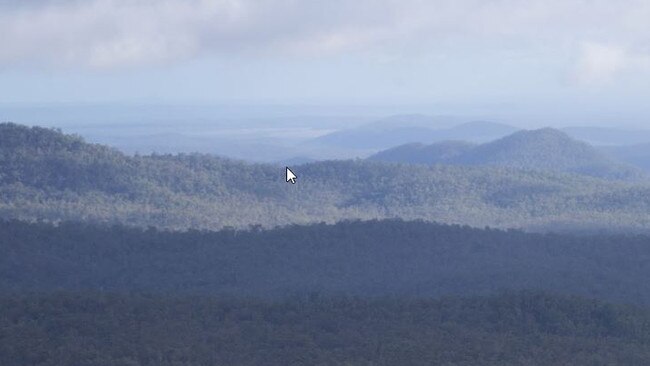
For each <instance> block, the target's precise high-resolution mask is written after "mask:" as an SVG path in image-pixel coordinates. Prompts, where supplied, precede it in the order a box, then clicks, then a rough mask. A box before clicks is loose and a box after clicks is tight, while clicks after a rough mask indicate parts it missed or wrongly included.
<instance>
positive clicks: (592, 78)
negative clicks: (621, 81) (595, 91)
mask: <svg viewBox="0 0 650 366" xmlns="http://www.w3.org/2000/svg"><path fill="white" fill-rule="evenodd" d="M647 70H650V56H649V55H648V54H645V53H638V52H637V53H635V52H632V51H630V50H628V49H626V48H623V47H621V46H617V45H610V44H599V43H592V42H586V43H584V44H583V45H582V47H581V52H580V55H579V58H578V61H577V62H576V68H575V72H574V75H573V79H574V80H575V81H576V82H577V83H578V84H581V85H587V86H589V85H605V84H608V83H610V82H612V81H613V80H615V79H616V78H618V77H620V76H622V75H624V74H626V73H628V72H635V71H636V72H638V71H647Z"/></svg>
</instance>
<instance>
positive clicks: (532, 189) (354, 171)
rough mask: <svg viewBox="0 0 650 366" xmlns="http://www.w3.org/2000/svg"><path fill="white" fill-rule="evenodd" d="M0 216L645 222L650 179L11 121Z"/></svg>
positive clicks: (630, 226) (1, 134)
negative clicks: (261, 150) (97, 134)
mask: <svg viewBox="0 0 650 366" xmlns="http://www.w3.org/2000/svg"><path fill="white" fill-rule="evenodd" d="M0 142H1V144H0V198H1V200H0V217H3V218H19V219H25V220H37V219H43V220H49V221H60V220H87V221H92V222H113V223H128V224H132V225H139V226H159V227H166V228H175V229H182V228H189V227H194V228H212V229H215V228H221V227H225V226H235V227H246V226H248V225H255V224H261V225H264V226H276V225H285V224H291V223H309V222H320V221H326V222H336V221H339V220H342V219H351V218H359V219H372V218H391V217H401V218H404V219H424V220H432V221H439V222H446V223H461V224H468V225H472V226H478V227H482V226H486V225H489V226H495V227H518V228H528V229H547V228H551V229H553V230H564V229H571V230H574V229H587V230H591V229H603V228H605V229H614V230H645V229H647V228H648V227H650V194H649V193H650V185H648V184H646V183H629V182H618V181H606V180H601V179H595V178H590V177H585V176H580V175H571V174H559V173H545V172H537V171H526V170H520V169H512V168H504V167H489V168H488V167H470V166H460V167H459V166H444V165H436V166H405V165H396V164H388V163H381V162H371V161H362V160H357V161H325V162H316V163H309V164H305V165H302V166H301V167H300V169H299V170H298V171H296V174H297V175H298V184H296V185H290V184H286V183H285V182H284V168H283V167H281V168H280V167H278V166H272V165H263V164H248V163H244V162H240V161H234V160H230V159H224V158H218V157H213V156H208V155H198V154H190V155H187V154H185V155H147V156H141V155H136V156H128V155H124V154H122V153H121V152H119V151H116V150H113V149H110V148H107V147H105V146H101V145H94V144H87V143H85V142H84V141H83V140H82V139H80V138H78V137H74V136H68V135H65V134H62V133H60V132H58V131H55V130H50V129H43V128H38V127H33V128H28V127H25V126H19V125H15V124H0Z"/></svg>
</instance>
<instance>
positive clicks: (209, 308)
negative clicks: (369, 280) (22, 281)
mask: <svg viewBox="0 0 650 366" xmlns="http://www.w3.org/2000/svg"><path fill="white" fill-rule="evenodd" d="M648 359H650V312H649V311H648V310H647V309H642V308H638V307H632V306H624V305H614V304H608V303H603V302H600V301H593V300H586V299H583V298H579V297H574V296H558V295H550V294H544V293H537V292H511V293H502V294H498V295H491V296H480V297H467V298H466V297H461V298H459V297H448V298H443V299H438V300H428V299H404V298H401V299H398V298H376V299H361V298H352V297H320V296H308V297H302V298H294V299H291V300H284V301H274V302H272V301H262V300H254V299H248V300H237V299H224V298H217V297H206V296H203V297H197V296H195V297H178V296H173V295H146V294H130V295H129V294H111V293H88V292H82V293H62V292H57V293H52V294H41V295H19V296H14V297H8V296H7V295H6V294H5V295H3V296H0V362H2V365H3V366H20V365H33V366H58V365H88V366H96V365H97V366H99V365H102V366H109V365H111V366H113V365H124V366H127V365H128V366H135V365H157V366H172V365H242V366H245V365H278V366H280V365H459V366H460V365H466V366H469V365H479V364H480V365H494V366H504V365H505V366H508V365H540V366H541V365H647V360H648Z"/></svg>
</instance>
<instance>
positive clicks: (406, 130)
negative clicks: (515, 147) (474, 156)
mask: <svg viewBox="0 0 650 366" xmlns="http://www.w3.org/2000/svg"><path fill="white" fill-rule="evenodd" d="M409 118H413V120H411V119H409ZM441 119H442V121H446V120H445V119H444V118H442V117H440V118H435V117H428V118H425V117H423V116H417V117H408V116H407V117H402V118H399V119H389V120H388V121H379V122H375V123H370V124H366V125H363V126H360V127H357V128H353V129H347V130H341V131H336V132H332V133H330V134H327V135H324V136H321V137H318V138H316V139H315V140H314V143H318V144H325V145H331V146H338V147H345V148H356V149H361V148H363V149H385V148H389V147H392V146H396V145H400V144H405V143H415V142H419V143H432V142H440V141H445V140H463V141H472V142H485V141H490V140H494V139H497V138H500V137H503V136H505V135H508V134H511V133H513V132H514V131H516V130H517V129H516V128H514V127H512V126H508V125H505V124H500V123H495V122H489V121H474V122H468V123H462V124H456V125H454V126H448V125H449V122H447V123H445V122H440V120H441ZM425 121H429V123H425Z"/></svg>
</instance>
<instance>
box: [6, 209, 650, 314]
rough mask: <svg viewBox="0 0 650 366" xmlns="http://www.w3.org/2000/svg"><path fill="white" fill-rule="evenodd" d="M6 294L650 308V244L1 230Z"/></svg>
mask: <svg viewBox="0 0 650 366" xmlns="http://www.w3.org/2000/svg"><path fill="white" fill-rule="evenodd" d="M0 251H1V252H2V253H3V256H2V257H0V291H2V292H3V293H7V292H18V293H22V292H52V291H58V290H65V291H85V290H97V289H101V290H104V291H109V292H111V291H117V292H132V291H143V292H156V293H182V294H210V295H221V296H236V297H251V296H252V297H264V298H282V297H286V296H294V295H296V296H301V295H305V294H311V293H316V294H322V295H327V296H334V295H346V296H407V297H408V296H410V297H438V296H445V295H462V296H473V295H482V294H489V293H494V292H498V291H501V290H519V289H534V290H544V291H551V292H557V293H564V294H576V295H582V296H586V297H590V298H597V299H602V300H606V301H615V302H620V303H634V304H639V305H650V282H648V281H647V278H648V277H649V276H650V238H649V237H647V236H642V235H634V236H631V235H594V236H576V235H558V234H532V233H524V232H520V231H513V230H508V231H503V230H496V229H473V228H470V227H466V226H449V225H441V224H433V223H427V222H405V221H401V220H388V221H386V220H384V221H366V222H361V221H355V222H341V223H338V224H335V225H327V224H313V225H307V226H297V225H296V226H288V227H285V228H278V229H273V230H262V229H260V228H259V227H257V228H255V227H254V228H251V229H249V230H234V229H227V230H223V231H219V232H209V231H198V230H190V231H187V232H169V231H164V230H162V231H161V230H157V229H155V228H149V229H140V228H132V227H125V226H118V225H114V226H96V225H91V224H84V223H61V224H59V225H57V226H54V225H52V224H49V223H24V222H17V221H5V222H0Z"/></svg>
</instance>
